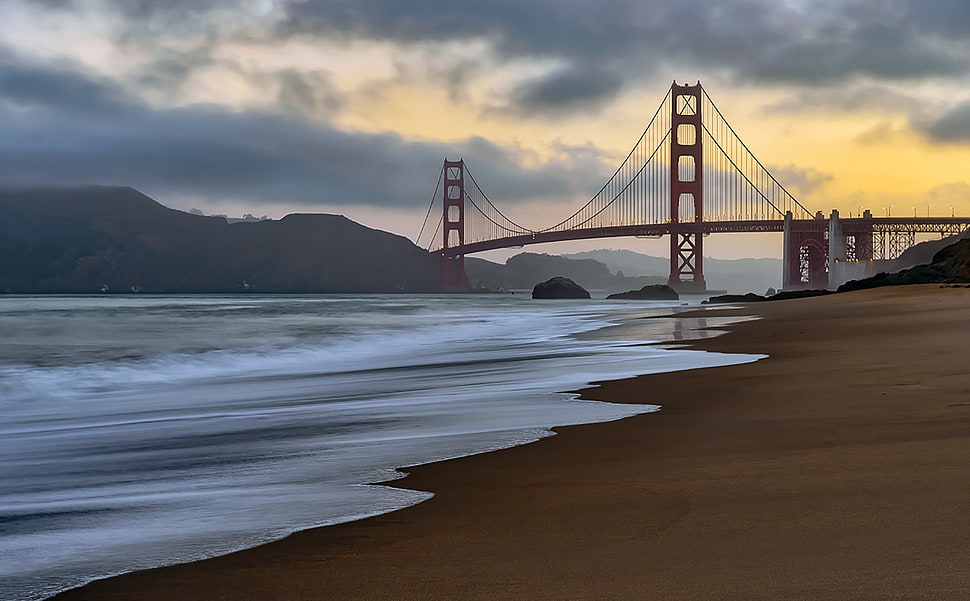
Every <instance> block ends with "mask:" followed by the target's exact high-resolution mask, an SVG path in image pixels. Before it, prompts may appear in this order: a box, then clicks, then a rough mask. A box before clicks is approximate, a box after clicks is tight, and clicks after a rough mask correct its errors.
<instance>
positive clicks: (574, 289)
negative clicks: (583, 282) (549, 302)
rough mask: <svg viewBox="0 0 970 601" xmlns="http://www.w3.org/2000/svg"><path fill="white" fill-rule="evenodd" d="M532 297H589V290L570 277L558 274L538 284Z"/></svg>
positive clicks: (533, 290)
mask: <svg viewBox="0 0 970 601" xmlns="http://www.w3.org/2000/svg"><path fill="white" fill-rule="evenodd" d="M532 298H589V292H587V291H586V289H585V288H583V287H582V286H580V285H579V284H577V283H576V282H574V281H572V280H571V279H569V278H564V277H562V276H556V277H554V278H552V279H549V280H546V281H545V282H539V283H538V284H536V285H535V288H533V289H532Z"/></svg>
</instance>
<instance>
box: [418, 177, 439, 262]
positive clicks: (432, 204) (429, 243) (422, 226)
mask: <svg viewBox="0 0 970 601" xmlns="http://www.w3.org/2000/svg"><path fill="white" fill-rule="evenodd" d="M444 175H445V169H444V167H442V168H441V169H440V170H439V171H438V183H437V184H435V186H434V192H433V193H432V194H431V203H430V204H429V205H428V212H427V213H425V215H424V223H422V224H421V230H420V231H419V232H418V237H417V238H415V239H414V241H415V243H416V245H417V246H419V247H420V246H421V236H422V235H424V229H425V227H427V225H428V218H429V217H431V210H432V209H434V205H435V202H436V201H437V200H438V190H439V189H441V180H442V179H443V178H444ZM438 227H439V228H440V227H441V219H440V218H439V219H438ZM435 234H436V235H437V231H435ZM434 239H435V236H432V237H431V240H430V241H429V242H428V246H427V249H428V250H431V245H432V244H434Z"/></svg>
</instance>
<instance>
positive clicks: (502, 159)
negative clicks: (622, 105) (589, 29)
mask: <svg viewBox="0 0 970 601" xmlns="http://www.w3.org/2000/svg"><path fill="white" fill-rule="evenodd" d="M0 82H3V84H4V85H0V129H2V130H3V131H4V136H3V137H2V138H0V184H2V185H31V184H42V185H49V184H71V183H100V184H125V185H132V186H135V187H138V188H140V189H142V190H143V191H145V192H147V193H149V194H153V195H157V196H159V197H160V199H164V197H165V196H169V195H174V196H187V197H193V198H199V197H202V198H210V199H212V200H214V201H223V202H237V203H248V204H250V205H260V204H300V203H302V204H308V205H313V204H329V205H344V206H348V205H370V206H376V207H398V208H400V207H415V208H417V207H419V206H421V205H424V204H425V203H427V202H428V200H429V195H430V192H431V189H432V188H433V184H434V180H435V179H436V177H437V173H438V170H439V169H440V166H441V160H442V159H443V158H444V157H445V156H451V157H452V158H454V157H455V156H459V155H460V156H464V157H465V158H466V159H467V160H468V161H469V164H470V165H474V166H478V168H477V169H476V171H477V172H479V177H480V179H479V181H480V183H482V185H483V186H486V187H489V186H491V188H492V189H491V190H490V193H491V194H492V195H493V196H495V197H496V198H500V199H502V200H504V202H506V203H508V202H514V201H517V202H527V201H530V200H537V199H548V198H564V197H571V196H573V195H576V194H580V195H582V194H583V193H585V192H587V191H586V190H585V189H583V187H582V184H579V183H578V182H577V181H576V179H575V174H576V173H583V174H584V178H583V181H586V182H589V185H593V184H595V183H596V180H597V179H599V178H600V177H602V175H603V174H604V173H605V172H606V171H607V169H606V168H605V165H604V164H603V163H601V162H600V161H599V157H597V156H596V155H595V154H594V153H589V152H586V153H580V154H578V155H577V157H576V158H575V159H570V158H569V157H568V155H566V156H565V157H564V158H561V159H558V160H554V161H549V162H546V163H542V164H539V165H537V166H535V167H524V166H523V162H522V159H523V157H524V156H525V154H524V153H523V152H522V151H520V150H518V149H515V148H505V147H501V146H498V145H496V144H494V143H492V142H489V141H488V140H485V139H483V138H472V139H469V140H465V141H462V142H458V143H456V144H444V143H438V142H415V141H410V140H407V139H404V138H402V137H401V136H399V135H397V134H394V133H377V134H374V133H360V132H347V131H341V130H338V129H336V128H334V127H332V126H330V125H327V124H324V123H320V122H312V121H308V120H306V119H304V118H302V117H300V116H299V115H296V114H283V113H270V112H260V111H232V110H229V109H227V108H224V107H220V106H215V105H194V106H186V107H179V108H169V109H157V108H152V107H150V106H148V105H145V104H141V103H139V102H137V101H135V100H132V99H131V98H129V97H127V96H126V95H125V94H124V93H123V92H122V91H121V89H120V88H119V87H117V86H116V85H113V84H112V83H110V82H106V81H102V80H99V79H97V78H95V77H93V76H90V75H86V74H85V73H84V72H83V71H82V70H81V69H80V68H79V67H77V66H68V65H65V64H57V65H41V64H34V65H26V64H25V63H23V62H22V61H20V62H11V61H9V60H8V61H3V60H0ZM296 88H297V91H295V92H294V91H293V90H292V89H291V90H290V92H288V93H291V94H294V95H295V96H296V97H298V98H300V99H299V100H294V101H293V102H296V103H301V102H302V103H307V102H311V101H312V100H313V99H312V98H308V97H306V94H308V93H309V92H308V91H307V90H306V89H303V88H301V86H300V84H296ZM64 94H69V98H70V101H65V100H64V96H63V95H64ZM301 95H303V97H301ZM496 192H497V193H498V194H496Z"/></svg>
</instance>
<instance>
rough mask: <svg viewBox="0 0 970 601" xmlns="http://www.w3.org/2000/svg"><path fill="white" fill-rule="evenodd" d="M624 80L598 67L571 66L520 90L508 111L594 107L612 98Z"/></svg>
mask: <svg viewBox="0 0 970 601" xmlns="http://www.w3.org/2000/svg"><path fill="white" fill-rule="evenodd" d="M622 85H623V79H622V78H621V77H620V76H618V75H617V74H615V73H612V72H610V71H609V70H607V69H605V68H603V67H598V66H594V65H587V64H583V65H570V66H568V67H567V68H564V69H561V70H558V71H553V72H552V73H550V74H549V75H547V76H546V77H542V78H540V79H536V80H531V81H528V82H526V83H525V84H523V85H522V86H520V87H519V88H517V89H516V90H515V91H514V93H513V95H512V99H511V100H510V102H509V105H508V107H507V110H512V111H515V112H521V113H525V114H537V113H541V112H542V111H550V112H553V113H558V112H562V111H564V110H574V109H580V108H587V109H588V108H590V107H591V106H596V105H597V104H599V103H601V102H603V101H604V100H607V99H609V98H612V97H614V96H615V95H616V93H617V92H618V91H619V89H620V87H621V86H622Z"/></svg>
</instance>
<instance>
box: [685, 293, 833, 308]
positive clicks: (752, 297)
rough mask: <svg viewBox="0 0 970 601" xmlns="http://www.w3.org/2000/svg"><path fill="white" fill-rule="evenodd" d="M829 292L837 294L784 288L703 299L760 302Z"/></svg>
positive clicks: (713, 301) (719, 301) (712, 302)
mask: <svg viewBox="0 0 970 601" xmlns="http://www.w3.org/2000/svg"><path fill="white" fill-rule="evenodd" d="M827 294H835V291H834V290H782V291H781V292H779V293H777V294H772V295H771V296H761V295H760V294H755V293H754V292H749V293H747V294H722V295H721V296H712V297H711V298H709V299H707V300H706V301H703V302H702V303H701V304H702V305H717V304H724V303H760V302H762V301H776V300H789V299H793V298H808V297H811V296H825V295H827Z"/></svg>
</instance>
